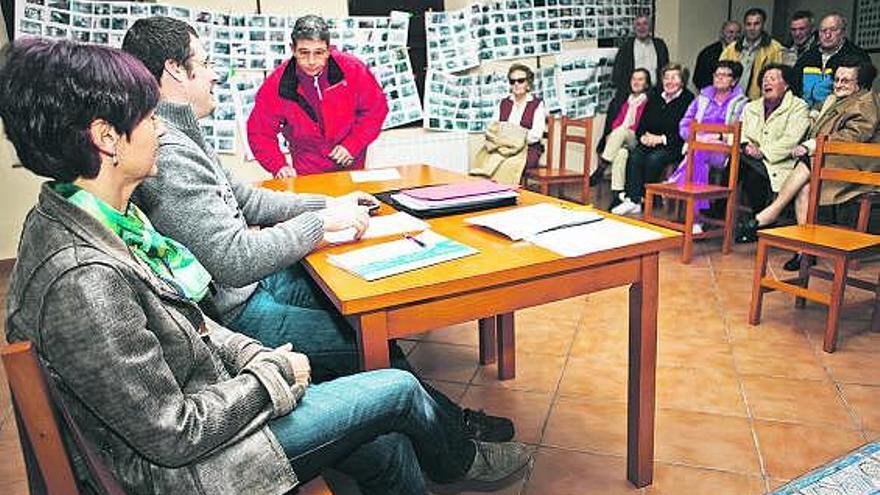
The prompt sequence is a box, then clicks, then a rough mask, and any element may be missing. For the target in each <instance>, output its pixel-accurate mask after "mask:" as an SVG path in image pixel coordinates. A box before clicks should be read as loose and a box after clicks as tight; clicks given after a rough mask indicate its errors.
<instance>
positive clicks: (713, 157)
mask: <svg viewBox="0 0 880 495" xmlns="http://www.w3.org/2000/svg"><path fill="white" fill-rule="evenodd" d="M742 71H743V66H742V64H740V63H739V62H734V61H732V60H719V61H718V62H716V63H715V69H714V70H713V71H712V85H711V86H706V87H705V88H703V89H702V90H701V91H700V94H699V95H698V96H697V97H696V98H694V101H693V102H691V104H690V106H689V107H688V109H687V111H686V112H685V114H684V117H683V118H682V119H681V122H679V124H678V133H679V136H681V139H682V140H684V141H687V139H688V135H689V134H690V130H691V123H692V122H697V123H700V124H730V123H732V122H736V121H738V120H739V117H740V114H741V113H742V109H743V106H745V104H746V103H748V101H749V100H748V98H746V96H745V94H744V93H743V90H742V88H741V87H740V86H739V85H738V84H737V82H738V81H739V78H740V76H741V75H742ZM722 137H723V136H719V135H718V134H716V133H711V134H700V135H698V136H697V140H699V141H707V142H724V143H725V144H726V141H723V140H721V138H722ZM726 162H727V155H725V154H723V153H718V152H713V151H697V152H696V153H694V174H693V177H692V178H691V182H693V183H696V184H707V183H708V182H709V167H713V168H724V166H725V163H726ZM686 170H687V157H685V158H684V160H682V161H681V163H680V164H679V165H678V168H677V169H675V172H673V173H672V175H671V176H669V180H668V182H673V183H676V184H684V182H685V171H686ZM708 207H709V202H708V201H705V200H700V201H697V203H696V210H697V211H698V212H699V211H701V210H705V209H706V208H708ZM700 232H702V225H700V224H699V223H695V224H694V233H700Z"/></svg>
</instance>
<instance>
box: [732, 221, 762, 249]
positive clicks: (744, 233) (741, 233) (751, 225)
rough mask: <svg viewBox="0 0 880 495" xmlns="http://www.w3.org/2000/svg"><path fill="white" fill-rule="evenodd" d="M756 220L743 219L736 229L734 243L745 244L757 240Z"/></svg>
mask: <svg viewBox="0 0 880 495" xmlns="http://www.w3.org/2000/svg"><path fill="white" fill-rule="evenodd" d="M760 227H761V226H760V225H758V220H757V219H755V218H754V217H751V218H743V219H742V221H741V222H740V223H739V225H738V226H737V229H736V237H735V238H734V241H736V242H737V243H740V244H744V243H747V242H755V241H757V240H758V229H759V228H760Z"/></svg>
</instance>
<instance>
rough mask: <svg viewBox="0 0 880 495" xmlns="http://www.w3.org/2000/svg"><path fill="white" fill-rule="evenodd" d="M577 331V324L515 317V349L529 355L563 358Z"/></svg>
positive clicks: (550, 319)
mask: <svg viewBox="0 0 880 495" xmlns="http://www.w3.org/2000/svg"><path fill="white" fill-rule="evenodd" d="M576 331H577V322H576V321H575V322H570V321H560V320H554V319H552V318H540V317H537V316H531V317H529V318H523V317H520V316H519V315H517V316H516V348H517V349H519V350H521V351H524V352H528V353H530V354H546V355H549V356H557V357H564V356H565V355H567V354H568V350H569V348H570V347H571V342H572V339H574V335H575V332H576Z"/></svg>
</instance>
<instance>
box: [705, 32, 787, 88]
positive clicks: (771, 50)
mask: <svg viewBox="0 0 880 495" xmlns="http://www.w3.org/2000/svg"><path fill="white" fill-rule="evenodd" d="M782 52H783V48H782V45H780V44H779V42H778V41H776V40H774V39H771V40H770V44H769V45H767V46H763V47H761V48H758V51H757V53H755V62H754V63H753V64H752V74H751V76H752V77H751V79H749V88H748V90H746V96H748V97H749V99H750V100H757V99H758V98H760V97H761V81H759V79H760V77H759V76H760V75H761V69H762V68H764V66H765V65H767V64H770V63H776V64H781V63H782ZM718 60H733V61H734V62H740V63H742V52H741V51H738V50H737V49H736V42H734V43H731V44H729V45H727V46H726V47H725V48H724V50H722V51H721V56H719V57H718ZM743 77H746V74H743Z"/></svg>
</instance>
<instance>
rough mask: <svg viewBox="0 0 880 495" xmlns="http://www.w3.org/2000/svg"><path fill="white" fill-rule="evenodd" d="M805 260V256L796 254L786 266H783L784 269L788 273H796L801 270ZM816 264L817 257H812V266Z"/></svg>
mask: <svg viewBox="0 0 880 495" xmlns="http://www.w3.org/2000/svg"><path fill="white" fill-rule="evenodd" d="M803 259H804V256H803V255H802V254H795V255H794V256H792V257H791V259H789V260H788V261H786V262H785V264H784V265H782V269H783V270H785V271H787V272H796V271H798V270H800V268H801V262H803ZM815 264H816V257H815V256H811V257H810V266H813V265H815Z"/></svg>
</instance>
